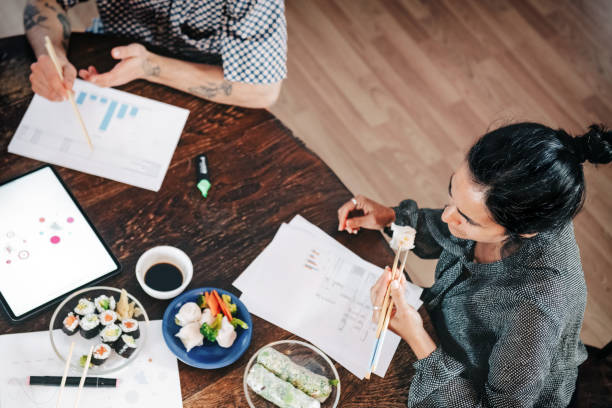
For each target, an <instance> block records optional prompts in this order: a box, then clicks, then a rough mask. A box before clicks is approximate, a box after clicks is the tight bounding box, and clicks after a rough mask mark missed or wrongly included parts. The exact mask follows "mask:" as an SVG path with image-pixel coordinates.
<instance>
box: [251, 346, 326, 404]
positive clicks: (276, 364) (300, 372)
mask: <svg viewBox="0 0 612 408" xmlns="http://www.w3.org/2000/svg"><path fill="white" fill-rule="evenodd" d="M257 362H258V363H259V364H261V365H262V366H264V367H265V368H267V369H268V370H270V371H271V372H273V373H274V374H276V375H277V376H278V377H279V378H281V379H283V380H285V381H288V382H290V383H291V384H293V385H294V386H295V387H296V388H298V389H300V390H302V391H303V392H304V393H306V394H307V395H310V396H311V397H312V398H316V399H317V400H319V401H320V402H325V400H326V399H327V397H329V395H330V394H331V392H332V386H331V384H330V382H329V379H328V378H327V377H324V376H322V375H319V374H315V373H313V372H312V371H310V370H309V369H307V368H306V367H302V366H301V365H299V364H296V363H294V362H293V361H291V359H290V358H289V357H287V356H286V355H284V354H283V353H281V352H279V351H277V350H275V349H274V348H272V347H266V348H265V349H263V350H261V351H260V352H259V354H258V355H257Z"/></svg>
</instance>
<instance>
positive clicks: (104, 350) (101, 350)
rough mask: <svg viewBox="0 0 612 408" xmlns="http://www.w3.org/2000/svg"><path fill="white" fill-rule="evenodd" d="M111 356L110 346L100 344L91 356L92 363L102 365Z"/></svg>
mask: <svg viewBox="0 0 612 408" xmlns="http://www.w3.org/2000/svg"><path fill="white" fill-rule="evenodd" d="M110 355H111V348H110V346H109V345H108V344H104V343H100V344H98V345H96V347H94V350H93V354H92V355H91V363H92V364H93V365H97V366H99V365H102V364H104V362H105V361H106V360H108V358H109V357H110Z"/></svg>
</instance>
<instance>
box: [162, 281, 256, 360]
mask: <svg viewBox="0 0 612 408" xmlns="http://www.w3.org/2000/svg"><path fill="white" fill-rule="evenodd" d="M252 325H253V323H252V321H251V315H250V314H249V312H248V310H247V308H246V306H244V304H243V303H242V302H241V301H240V299H238V297H237V296H235V295H233V294H232V293H230V292H228V291H225V290H223V289H219V288H212V287H206V288H198V289H193V290H190V291H188V292H185V293H183V294H182V295H180V296H178V297H176V298H175V299H174V300H173V301H172V302H171V303H170V305H168V307H167V308H166V311H165V313H164V317H163V320H162V331H163V336H164V340H165V341H166V344H167V345H168V348H169V349H170V351H172V353H173V354H174V355H175V356H176V357H177V358H178V359H179V360H181V361H182V362H184V363H185V364H188V365H190V366H192V367H197V368H203V369H215V368H221V367H225V366H228V365H230V364H232V363H233V362H234V361H236V360H238V359H239V358H240V356H242V354H244V352H245V351H246V349H247V348H248V347H249V344H251V335H252V332H253V330H252Z"/></svg>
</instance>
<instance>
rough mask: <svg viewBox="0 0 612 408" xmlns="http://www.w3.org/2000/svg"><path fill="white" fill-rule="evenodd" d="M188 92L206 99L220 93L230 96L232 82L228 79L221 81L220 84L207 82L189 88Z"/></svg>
mask: <svg viewBox="0 0 612 408" xmlns="http://www.w3.org/2000/svg"><path fill="white" fill-rule="evenodd" d="M189 92H191V93H193V94H195V95H198V96H203V97H204V98H206V99H212V98H214V97H215V96H217V95H222V94H224V95H225V96H230V95H231V94H232V83H231V82H228V81H223V82H221V83H220V84H216V83H214V82H208V83H207V84H206V85H200V86H194V87H191V88H189Z"/></svg>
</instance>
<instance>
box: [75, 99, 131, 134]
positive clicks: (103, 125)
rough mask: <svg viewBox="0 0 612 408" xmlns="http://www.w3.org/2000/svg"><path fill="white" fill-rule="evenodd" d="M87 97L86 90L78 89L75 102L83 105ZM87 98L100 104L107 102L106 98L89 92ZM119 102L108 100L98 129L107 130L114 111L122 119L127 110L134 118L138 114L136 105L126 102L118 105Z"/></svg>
mask: <svg viewBox="0 0 612 408" xmlns="http://www.w3.org/2000/svg"><path fill="white" fill-rule="evenodd" d="M86 99H87V92H84V91H79V94H78V96H77V98H76V103H77V104H79V105H83V103H85V100H86ZM89 99H90V100H92V101H98V102H99V103H101V104H106V103H107V102H108V98H106V97H104V96H100V97H98V95H95V94H89ZM119 104H120V102H117V101H113V100H111V101H110V104H109V105H108V107H107V108H106V112H105V113H104V118H103V119H102V123H100V128H99V129H100V130H107V129H108V127H109V125H110V122H111V120H112V119H113V115H114V114H115V111H117V119H123V118H125V117H126V115H127V113H128V111H129V112H130V117H132V118H135V117H136V115H137V114H138V107H137V106H129V105H128V104H127V103H121V105H119ZM118 106H119V110H117V107H118Z"/></svg>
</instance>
